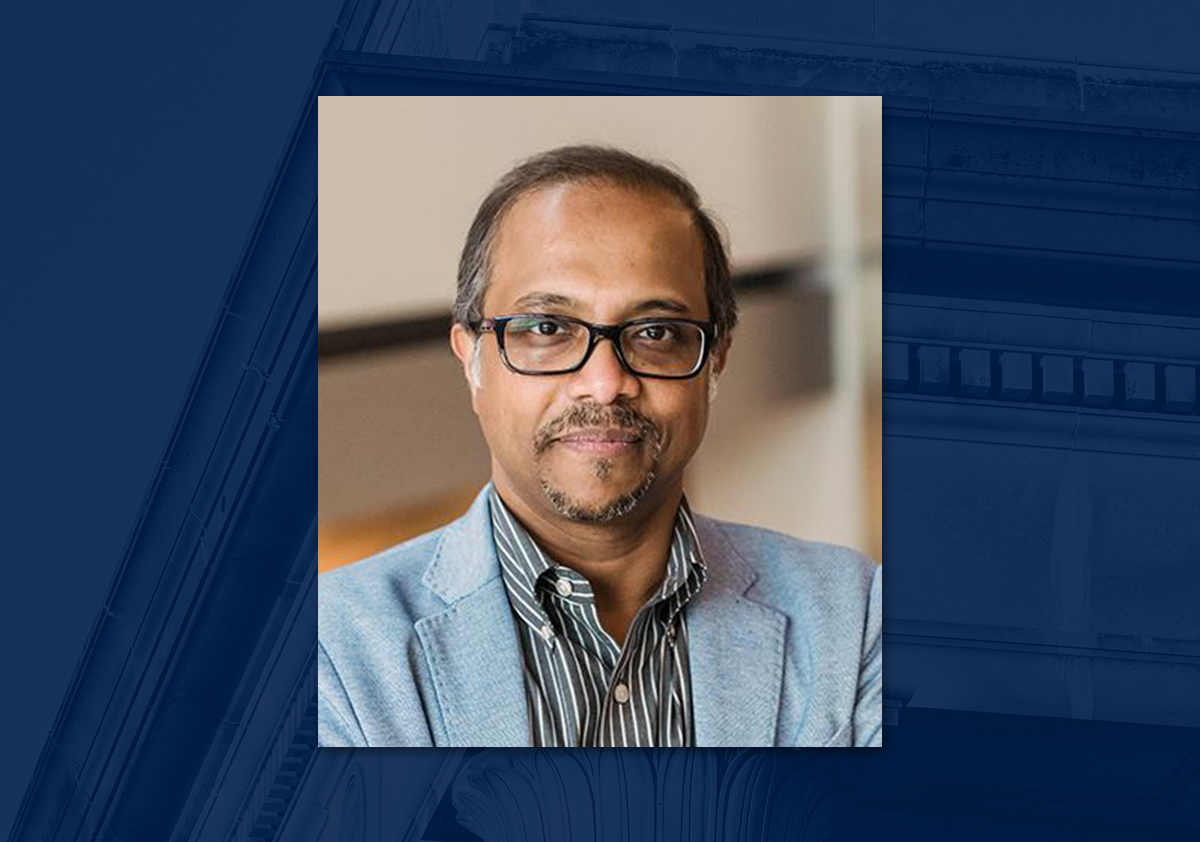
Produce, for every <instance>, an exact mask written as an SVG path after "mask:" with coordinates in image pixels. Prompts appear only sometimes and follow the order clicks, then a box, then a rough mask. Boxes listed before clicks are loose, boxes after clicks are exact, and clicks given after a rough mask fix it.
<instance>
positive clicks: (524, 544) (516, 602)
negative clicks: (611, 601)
mask: <svg viewBox="0 0 1200 842" xmlns="http://www.w3.org/2000/svg"><path fill="white" fill-rule="evenodd" d="M488 502H489V504H490V508H491V515H492V535H493V539H494V541H495V543H496V554H497V556H498V557H499V559H500V570H501V573H502V575H503V578H504V583H505V585H506V587H507V588H508V589H509V593H510V594H511V595H512V603H513V608H514V610H515V611H516V613H517V615H518V616H519V617H520V618H521V619H522V620H524V621H525V622H527V623H529V624H530V625H531V626H532V627H533V628H534V629H535V630H538V631H540V630H541V629H543V628H544V627H545V626H546V625H547V624H548V623H549V618H548V617H547V616H546V613H545V611H544V610H543V609H542V605H541V599H540V598H539V597H538V593H539V591H541V592H543V593H547V594H548V593H553V592H555V590H556V585H557V583H558V581H559V580H560V579H562V580H566V581H569V582H570V583H571V586H572V587H571V589H570V597H569V598H571V599H578V600H582V601H591V600H593V599H594V598H595V596H594V594H593V592H592V588H591V584H590V583H589V582H588V580H587V578H586V577H584V576H583V575H582V574H581V573H579V572H578V571H576V570H574V569H572V568H570V567H567V566H565V565H562V564H559V563H558V562H556V561H555V560H554V559H552V558H551V557H550V555H549V554H548V553H546V552H545V551H544V550H543V549H542V548H541V546H540V545H539V544H538V543H537V541H536V540H534V538H533V536H532V535H530V534H529V532H528V530H526V529H525V528H524V527H523V526H522V525H521V524H520V522H518V521H517V519H516V518H515V517H514V516H513V514H512V512H511V511H510V510H509V508H508V506H506V505H505V504H504V501H503V500H501V499H500V495H499V493H498V492H497V491H496V489H495V488H494V487H493V488H491V489H490V491H489V495H488ZM707 578H708V568H707V566H706V565H705V563H704V556H703V554H702V552H701V549H700V538H699V536H698V535H697V534H696V525H695V521H694V520H693V518H692V511H691V508H690V507H689V506H688V502H687V498H684V499H683V501H682V502H681V503H680V506H679V511H678V512H677V513H676V515H675V528H674V534H673V535H672V537H671V549H670V551H669V554H668V557H667V570H666V575H665V576H664V577H663V581H662V585H661V586H660V587H659V588H658V590H657V591H656V592H655V594H654V596H653V597H651V599H650V603H651V604H657V603H662V604H663V606H664V608H663V612H664V616H663V619H664V620H665V621H667V622H668V623H670V622H673V621H674V619H675V617H676V616H677V615H678V614H679V612H680V611H681V610H682V609H683V607H684V606H685V605H686V604H687V603H688V601H689V600H691V598H692V597H693V596H695V595H696V593H697V592H698V591H699V590H700V588H701V587H702V586H703V584H704V581H705V580H706V579H707Z"/></svg>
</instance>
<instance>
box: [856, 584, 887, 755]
mask: <svg viewBox="0 0 1200 842" xmlns="http://www.w3.org/2000/svg"><path fill="white" fill-rule="evenodd" d="M882 570H883V568H882V567H881V566H878V565H877V566H876V567H875V573H874V575H873V577H872V579H871V596H870V598H869V600H868V602H867V617H866V624H865V629H864V633H863V648H862V662H861V664H860V665H859V672H858V695H857V698H856V699H855V703H854V745H855V746H856V747H858V746H882V745H883V644H882V630H883V572H882Z"/></svg>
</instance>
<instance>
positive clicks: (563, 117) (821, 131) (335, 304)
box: [319, 97, 881, 552]
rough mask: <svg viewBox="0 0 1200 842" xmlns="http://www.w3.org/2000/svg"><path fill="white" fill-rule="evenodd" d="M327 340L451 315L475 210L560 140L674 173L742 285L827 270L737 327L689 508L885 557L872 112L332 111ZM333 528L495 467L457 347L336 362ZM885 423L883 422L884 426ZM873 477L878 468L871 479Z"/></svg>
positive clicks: (531, 103) (615, 105) (330, 401)
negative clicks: (689, 186) (785, 272)
mask: <svg viewBox="0 0 1200 842" xmlns="http://www.w3.org/2000/svg"><path fill="white" fill-rule="evenodd" d="M320 107H321V113H320V118H321V133H320V138H321V147H320V191H321V192H320V202H321V206H320V250H321V268H320V272H321V278H320V280H321V286H320V322H321V325H322V327H323V328H328V327H331V326H340V325H345V324H351V323H358V322H368V321H373V320H380V319H389V318H395V317H397V316H400V317H403V316H406V315H415V314H420V313H429V312H437V311H442V310H445V309H447V308H448V306H449V304H450V302H451V301H452V298H453V286H454V271H455V266H456V263H457V259H458V251H459V250H460V249H461V247H462V238H463V237H464V235H465V232H466V228H467V226H468V225H469V223H470V219H471V217H472V215H473V214H474V211H475V209H476V206H477V204H478V202H479V200H480V199H481V198H482V197H483V195H484V194H485V193H486V191H487V190H488V188H489V187H490V185H491V183H492V182H493V181H494V180H495V179H496V178H497V177H498V176H499V175H500V174H501V173H502V172H503V171H504V170H505V169H507V168H508V167H509V166H510V165H511V164H512V163H514V162H515V161H517V160H519V159H521V158H523V157H525V156H527V155H529V154H533V153H535V152H537V151H539V150H541V149H546V148H550V147H552V146H555V145H558V144H560V143H566V142H579V141H601V142H610V143H617V144H620V145H624V146H627V147H629V148H632V149H633V150H635V151H638V152H641V153H644V154H648V155H650V156H653V157H658V158H665V159H667V160H670V161H673V162H675V163H676V164H678V165H679V166H680V168H681V169H682V170H683V171H684V172H685V173H686V174H687V175H688V177H689V178H691V179H692V180H693V182H694V183H695V184H696V185H697V187H698V189H699V190H700V191H701V194H702V195H703V196H704V198H705V201H706V204H707V205H708V206H709V207H711V208H712V209H714V210H715V211H716V213H717V214H718V216H720V217H721V218H722V219H723V220H724V221H725V223H726V225H727V227H728V228H729V233H730V236H731V240H732V248H733V256H734V263H735V268H746V267H750V266H755V265H760V264H763V263H772V262H780V261H786V260H795V259H797V258H806V259H810V260H811V259H815V260H816V261H817V262H818V263H819V265H820V267H821V268H820V272H819V277H818V278H816V279H809V281H808V282H806V283H807V284H809V285H808V286H805V285H802V284H797V285H795V286H794V287H793V288H790V289H788V290H784V291H775V292H760V293H755V294H752V295H748V296H745V297H744V298H743V300H742V301H741V306H742V311H743V318H742V323H741V325H740V326H739V329H738V332H737V334H735V338H734V346H733V353H732V356H731V358H730V365H729V368H728V370H727V372H726V375H725V377H724V378H723V379H722V383H721V389H720V395H719V396H718V398H717V402H716V404H715V405H714V407H713V414H712V418H711V422H710V428H709V434H708V437H707V439H706V441H705V444H704V446H703V447H702V449H701V451H700V453H699V454H698V455H697V457H696V460H695V461H694V462H693V465H692V469H691V471H690V475H689V482H688V493H689V495H690V497H691V498H692V500H693V503H694V505H695V506H696V508H697V509H698V510H700V511H702V512H705V513H707V514H712V515H715V516H718V517H725V518H729V519H733V520H739V521H743V522H748V523H754V524H757V525H762V526H767V527H771V528H775V529H779V530H781V531H784V532H788V533H791V534H795V535H801V536H804V537H809V538H814V539H818V540H827V541H834V542H837V543H843V544H849V545H852V546H855V547H858V548H860V549H863V550H867V551H873V552H877V550H878V547H879V534H878V506H877V505H868V501H869V500H871V499H872V496H873V495H875V494H877V486H878V468H877V461H878V453H877V448H876V450H875V452H873V451H872V446H871V444H872V442H876V443H877V439H878V416H877V414H878V402H874V403H872V402H871V401H870V400H868V396H869V393H870V390H871V389H872V388H874V389H876V390H877V389H878V383H879V375H878V342H879V334H880V324H879V313H880V309H879V296H880V291H879V269H878V261H877V258H878V249H879V231H880V221H879V207H880V204H879V193H880V184H879V179H880V163H879V162H880V125H881V120H880V107H879V99H878V98H863V99H848V98H834V99H818V98H756V97H746V98H704V97H696V98H668V99H659V98H607V97H604V98H579V99H561V98H520V99H499V98H497V99H467V100H463V99H456V100H446V99H432V98H431V99H409V98H402V99H374V98H322V100H321V104H320ZM320 388H321V413H320V417H321V430H320V462H319V471H320V501H319V502H320V512H321V518H322V521H323V523H325V524H330V523H333V522H341V521H347V520H353V519H355V518H360V517H363V516H369V515H371V514H372V513H377V512H387V511H391V510H396V509H415V508H419V507H420V506H421V504H422V503H423V502H426V501H430V500H461V492H462V489H463V488H464V487H467V488H469V487H472V486H474V485H477V484H479V483H481V482H483V481H485V480H486V477H487V473H488V464H487V451H486V448H485V447H484V444H483V441H482V437H481V436H480V435H479V433H478V429H477V427H476V426H475V422H474V416H473V415H472V414H471V412H470V406H469V401H468V399H467V392H466V385H465V383H463V381H462V376H461V372H460V371H459V370H458V369H457V367H456V364H455V361H454V359H453V357H452V356H451V355H450V353H449V350H448V349H447V348H446V347H445V346H444V345H430V346H427V347H422V348H419V349H416V350H407V351H404V352H400V353H385V354H378V355H372V356H368V357H362V358H352V359H350V360H347V361H342V362H335V363H333V364H323V365H322V366H321V371H320ZM873 424H874V426H872V425H873ZM873 466H874V468H873Z"/></svg>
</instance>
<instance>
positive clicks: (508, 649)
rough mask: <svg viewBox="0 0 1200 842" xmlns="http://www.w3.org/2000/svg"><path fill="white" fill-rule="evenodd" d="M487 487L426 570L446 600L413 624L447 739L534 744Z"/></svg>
mask: <svg viewBox="0 0 1200 842" xmlns="http://www.w3.org/2000/svg"><path fill="white" fill-rule="evenodd" d="M487 492H488V488H487V487H485V488H484V489H483V491H482V492H480V494H479V496H478V497H477V498H476V499H475V502H474V504H472V506H471V508H470V510H469V511H468V512H467V513H466V514H465V515H464V516H463V517H462V518H460V519H459V520H457V521H455V522H454V523H452V524H450V525H449V526H447V527H446V529H445V531H444V532H443V534H442V539H441V541H440V543H439V546H438V549H437V551H436V552H435V553H434V557H433V561H432V562H430V564H429V567H428V568H427V569H426V571H425V575H424V576H423V577H422V581H423V582H424V583H425V585H426V586H427V587H429V588H430V589H431V590H433V591H434V592H435V593H436V594H437V595H438V596H439V597H440V598H441V599H442V601H443V602H445V603H446V608H445V609H444V610H443V611H441V612H439V613H437V614H432V615H430V616H428V617H423V618H422V619H420V620H418V621H417V622H416V624H415V626H416V632H417V636H418V638H419V639H420V641H421V645H422V647H423V648H424V652H425V658H426V661H427V663H428V665H429V670H430V673H431V674H432V675H433V684H434V691H435V692H436V694H437V699H438V704H439V706H440V708H441V714H442V718H443V720H444V722H445V726H446V735H447V738H448V744H449V746H454V747H471V746H513V747H523V746H529V745H531V737H530V725H529V710H528V706H527V703H526V700H525V679H524V674H523V672H522V664H521V645H520V642H519V641H518V640H517V632H516V627H515V625H514V620H513V614H512V608H511V607H510V605H509V602H508V593H507V591H506V590H505V588H504V580H503V579H502V578H501V577H500V564H499V561H498V560H497V558H496V549H495V545H494V543H493V540H492V525H491V512H490V509H489V507H488V502H487Z"/></svg>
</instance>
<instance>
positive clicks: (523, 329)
mask: <svg viewBox="0 0 1200 842" xmlns="http://www.w3.org/2000/svg"><path fill="white" fill-rule="evenodd" d="M620 341H621V351H622V353H623V354H624V356H625V360H626V362H628V363H629V367H630V368H631V369H633V370H634V371H635V372H637V373H639V374H649V375H668V376H670V375H675V376H677V375H682V374H690V373H691V372H692V371H693V370H694V369H695V368H696V365H697V363H699V361H700V356H701V354H702V353H703V352H704V331H703V330H701V329H700V328H699V327H698V326H696V325H693V324H688V323H687V322H677V321H673V320H671V319H664V320H662V321H660V322H641V323H639V324H634V325H629V326H628V327H626V328H625V329H624V330H623V331H621V334H620ZM504 347H505V352H506V353H507V355H508V361H509V364H510V365H512V366H513V367H514V368H517V369H519V370H521V371H530V372H539V373H540V372H552V371H564V370H567V369H572V368H575V367H576V366H578V365H579V364H580V362H582V361H583V358H584V356H585V355H586V354H587V347H588V329H587V327H585V326H584V325H581V324H577V323H576V322H570V321H566V320H559V319H554V318H548V317H545V316H537V317H528V318H515V319H513V320H511V321H510V322H508V324H507V326H506V327H505V330H504Z"/></svg>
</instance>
